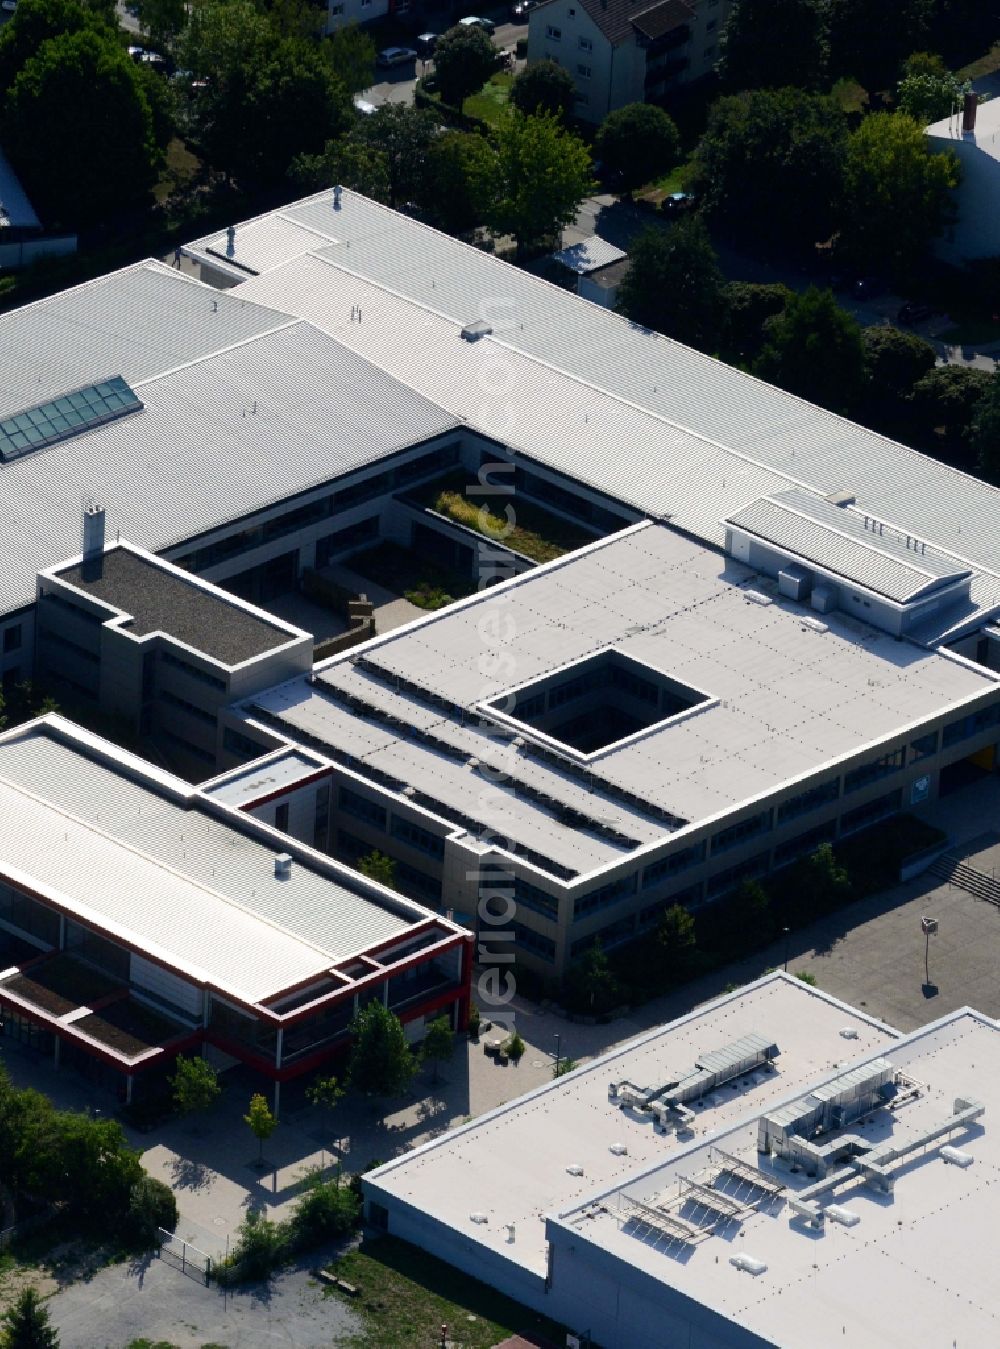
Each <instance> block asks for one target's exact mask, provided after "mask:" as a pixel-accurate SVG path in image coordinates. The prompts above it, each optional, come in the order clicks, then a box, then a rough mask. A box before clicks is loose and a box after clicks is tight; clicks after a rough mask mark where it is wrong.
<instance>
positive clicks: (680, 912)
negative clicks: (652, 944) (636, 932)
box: [656, 904, 698, 983]
mask: <svg viewBox="0 0 1000 1349" xmlns="http://www.w3.org/2000/svg"><path fill="white" fill-rule="evenodd" d="M656 943H657V946H658V947H659V950H660V956H661V960H662V966H663V972H664V974H665V975H666V976H667V978H668V979H669V980H670V982H671V983H673V982H680V981H681V980H682V979H683V978H684V977H685V976H686V975H687V974H688V973H690V970H691V968H692V965H693V964H694V959H695V956H696V954H697V949H698V948H697V939H696V936H695V925H694V919H693V918H692V917H691V915H690V914H689V913H688V911H687V909H685V908H684V906H683V905H682V904H671V906H670V908H669V909H666V910H665V911H664V914H663V917H662V918H661V919H660V925H659V927H658V928H657V929H656Z"/></svg>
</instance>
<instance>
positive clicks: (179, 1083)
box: [168, 1054, 222, 1115]
mask: <svg viewBox="0 0 1000 1349" xmlns="http://www.w3.org/2000/svg"><path fill="white" fill-rule="evenodd" d="M168 1080H169V1082H170V1088H171V1091H172V1092H173V1098H174V1105H175V1106H176V1107H177V1109H178V1111H179V1112H180V1113H181V1114H182V1115H193V1114H196V1113H197V1112H198V1111H201V1110H207V1109H208V1108H209V1107H210V1106H211V1105H213V1104H214V1103H215V1101H216V1100H217V1099H218V1096H219V1093H220V1092H221V1091H222V1088H221V1087H220V1086H219V1074H218V1073H217V1072H216V1071H215V1069H214V1068H213V1067H212V1065H211V1064H210V1063H209V1062H208V1060H207V1059H203V1058H201V1057H199V1056H195V1057H193V1058H185V1057H184V1055H183V1054H178V1055H177V1061H176V1063H175V1064H174V1075H173V1077H171V1078H169V1079H168Z"/></svg>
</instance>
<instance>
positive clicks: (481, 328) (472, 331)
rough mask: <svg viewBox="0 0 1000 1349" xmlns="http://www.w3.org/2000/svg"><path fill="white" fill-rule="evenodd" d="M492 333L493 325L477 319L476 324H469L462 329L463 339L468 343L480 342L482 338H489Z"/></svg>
mask: <svg viewBox="0 0 1000 1349" xmlns="http://www.w3.org/2000/svg"><path fill="white" fill-rule="evenodd" d="M492 332H493V325H492V324H491V323H487V322H486V320H485V319H476V321H475V323H467V324H466V325H465V327H464V328H463V329H462V338H463V340H464V341H466V342H478V341H479V339H480V338H481V337H489V336H490V335H491V334H492Z"/></svg>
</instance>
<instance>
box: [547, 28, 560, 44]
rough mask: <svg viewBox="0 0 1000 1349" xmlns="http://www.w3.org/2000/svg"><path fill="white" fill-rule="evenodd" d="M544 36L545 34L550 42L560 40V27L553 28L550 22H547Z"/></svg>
mask: <svg viewBox="0 0 1000 1349" xmlns="http://www.w3.org/2000/svg"><path fill="white" fill-rule="evenodd" d="M545 36H546V37H547V38H549V39H550V40H551V41H552V42H561V41H562V29H561V28H553V27H552V25H551V24H548V25H547V26H546V29H545Z"/></svg>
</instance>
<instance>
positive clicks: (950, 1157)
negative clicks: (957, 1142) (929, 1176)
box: [941, 1146, 972, 1168]
mask: <svg viewBox="0 0 1000 1349" xmlns="http://www.w3.org/2000/svg"><path fill="white" fill-rule="evenodd" d="M941 1160H942V1161H944V1162H950V1163H951V1165H952V1166H961V1167H963V1168H964V1167H966V1166H971V1165H972V1154H971V1152H963V1151H962V1149H961V1148H953V1147H950V1146H946V1147H943V1148H942V1149H941Z"/></svg>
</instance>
